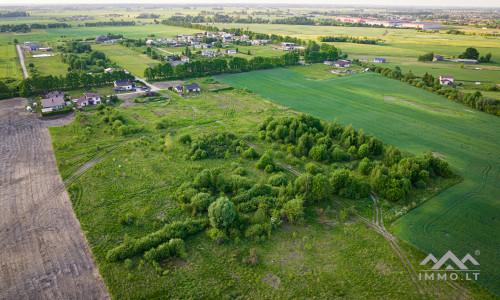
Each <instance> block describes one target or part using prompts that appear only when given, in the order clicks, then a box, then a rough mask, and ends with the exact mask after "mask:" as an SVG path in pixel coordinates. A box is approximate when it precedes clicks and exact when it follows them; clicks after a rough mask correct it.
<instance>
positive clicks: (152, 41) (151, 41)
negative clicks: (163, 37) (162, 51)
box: [146, 40, 156, 46]
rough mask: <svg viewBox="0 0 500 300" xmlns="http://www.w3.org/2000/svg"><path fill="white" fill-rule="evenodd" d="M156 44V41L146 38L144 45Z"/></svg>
mask: <svg viewBox="0 0 500 300" xmlns="http://www.w3.org/2000/svg"><path fill="white" fill-rule="evenodd" d="M154 44H156V41H155V40H147V41H146V45H148V46H150V45H154Z"/></svg>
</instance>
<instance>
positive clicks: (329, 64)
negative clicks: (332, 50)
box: [323, 60, 333, 66]
mask: <svg viewBox="0 0 500 300" xmlns="http://www.w3.org/2000/svg"><path fill="white" fill-rule="evenodd" d="M323 63H324V64H325V65H327V66H333V61H330V60H325V61H324V62H323Z"/></svg>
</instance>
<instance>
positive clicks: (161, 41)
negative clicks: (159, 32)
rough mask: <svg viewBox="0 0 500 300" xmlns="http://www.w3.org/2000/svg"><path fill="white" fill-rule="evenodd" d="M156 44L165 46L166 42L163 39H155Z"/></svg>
mask: <svg viewBox="0 0 500 300" xmlns="http://www.w3.org/2000/svg"><path fill="white" fill-rule="evenodd" d="M156 42H157V43H158V44H166V43H167V41H166V40H165V39H156Z"/></svg>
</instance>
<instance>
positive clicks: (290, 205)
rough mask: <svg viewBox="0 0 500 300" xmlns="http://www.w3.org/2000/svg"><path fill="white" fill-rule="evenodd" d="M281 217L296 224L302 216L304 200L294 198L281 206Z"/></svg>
mask: <svg viewBox="0 0 500 300" xmlns="http://www.w3.org/2000/svg"><path fill="white" fill-rule="evenodd" d="M281 212H282V215H283V216H285V217H286V219H287V220H288V221H289V222H296V221H298V220H300V219H301V218H302V216H303V215H304V200H303V199H301V198H295V199H292V200H290V201H288V202H287V203H285V205H283V209H282V210H281Z"/></svg>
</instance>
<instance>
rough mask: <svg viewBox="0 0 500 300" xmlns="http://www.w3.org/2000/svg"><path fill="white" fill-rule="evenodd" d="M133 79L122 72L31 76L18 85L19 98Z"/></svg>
mask: <svg viewBox="0 0 500 300" xmlns="http://www.w3.org/2000/svg"><path fill="white" fill-rule="evenodd" d="M120 79H134V76H133V75H131V74H127V73H125V72H124V71H113V72H112V73H100V74H92V75H90V74H87V73H82V74H79V73H75V72H70V73H68V74H66V76H53V75H47V76H38V75H37V76H33V77H30V78H26V79H23V81H21V83H20V85H19V91H20V94H21V97H29V96H31V95H33V94H38V93H40V92H43V91H55V90H73V89H77V88H82V87H94V86H102V85H108V84H110V83H112V82H113V81H115V80H120Z"/></svg>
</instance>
